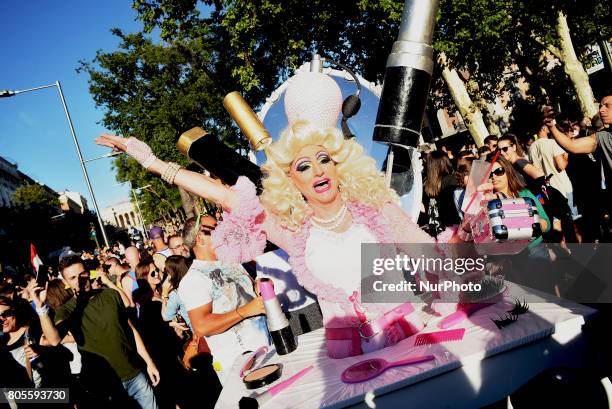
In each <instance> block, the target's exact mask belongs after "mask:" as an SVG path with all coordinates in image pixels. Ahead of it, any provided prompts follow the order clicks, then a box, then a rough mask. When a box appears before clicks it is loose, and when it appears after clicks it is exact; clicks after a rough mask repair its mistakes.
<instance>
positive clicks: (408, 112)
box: [373, 0, 438, 147]
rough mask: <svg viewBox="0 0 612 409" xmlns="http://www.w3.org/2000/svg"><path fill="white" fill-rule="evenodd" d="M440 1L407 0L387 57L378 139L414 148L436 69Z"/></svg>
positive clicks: (375, 133)
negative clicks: (433, 44)
mask: <svg viewBox="0 0 612 409" xmlns="http://www.w3.org/2000/svg"><path fill="white" fill-rule="evenodd" d="M437 8H438V0H406V2H405V3H404V12H403V14H402V23H401V26H400V30H399V35H398V39H397V41H396V42H395V43H394V44H393V48H392V49H391V54H389V57H388V59H387V69H386V71H385V80H384V83H383V90H382V94H381V98H380V104H379V106H378V114H377V116H376V124H375V125H374V137H373V139H374V140H375V141H379V142H385V143H395V144H400V145H406V146H412V147H415V146H417V144H418V141H419V136H420V134H421V123H422V120H423V114H424V112H425V104H426V102H427V95H428V93H429V85H430V82H431V74H432V72H433V48H432V47H431V41H432V38H433V31H434V23H435V16H436V11H437Z"/></svg>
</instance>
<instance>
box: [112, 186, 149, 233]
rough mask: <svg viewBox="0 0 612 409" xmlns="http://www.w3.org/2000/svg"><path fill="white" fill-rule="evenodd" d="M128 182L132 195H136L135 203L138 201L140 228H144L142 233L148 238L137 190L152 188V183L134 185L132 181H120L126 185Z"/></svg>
mask: <svg viewBox="0 0 612 409" xmlns="http://www.w3.org/2000/svg"><path fill="white" fill-rule="evenodd" d="M126 183H129V184H130V191H131V192H132V195H133V196H134V203H136V210H137V211H138V217H140V228H141V229H142V234H143V236H144V237H145V238H147V239H148V238H149V234H148V233H147V230H146V227H145V223H144V217H142V211H141V210H140V202H139V201H138V196H136V191H137V190H143V189H147V188H150V187H151V185H146V186H142V187H133V186H132V182H131V181H128V182H123V183H119V185H125V184H126Z"/></svg>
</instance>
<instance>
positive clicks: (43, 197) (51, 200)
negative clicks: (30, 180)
mask: <svg viewBox="0 0 612 409" xmlns="http://www.w3.org/2000/svg"><path fill="white" fill-rule="evenodd" d="M13 201H14V202H15V204H16V205H17V206H20V207H23V208H26V209H41V210H44V211H47V212H53V211H55V212H57V211H58V210H59V205H60V203H59V199H58V198H57V197H56V196H55V195H53V194H52V193H51V192H49V191H47V190H46V189H45V188H44V187H43V186H41V185H39V184H37V183H36V184H32V185H25V186H22V187H20V188H18V189H17V190H15V192H14V193H13Z"/></svg>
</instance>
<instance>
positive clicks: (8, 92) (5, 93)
mask: <svg viewBox="0 0 612 409" xmlns="http://www.w3.org/2000/svg"><path fill="white" fill-rule="evenodd" d="M51 87H56V88H57V91H58V92H59V96H60V99H61V101H62V108H64V113H65V114H66V119H67V120H68V126H69V128H70V134H71V135H72V141H73V142H74V147H75V148H76V151H77V156H78V158H79V163H80V165H81V169H82V170H83V176H84V178H85V184H86V185H87V189H88V190H89V195H90V196H91V201H92V202H93V205H94V209H95V210H96V216H97V217H98V224H99V225H100V230H101V231H102V237H104V244H106V247H109V242H108V237H107V236H106V230H105V229H104V222H103V221H102V214H101V213H100V209H99V208H98V202H97V201H96V196H95V195H94V192H93V188H92V187H91V183H90V181H89V175H88V174H87V168H86V167H85V161H84V160H83V155H82V154H81V148H80V146H79V141H78V139H77V136H76V132H75V131H74V126H73V125H72V119H71V118H70V112H68V106H67V105H66V99H65V98H64V93H63V92H62V85H61V84H60V82H59V81H55V84H50V85H43V86H41V87H35V88H28V89H23V90H2V91H0V98H6V97H13V96H15V95H17V94H23V93H24V92H31V91H37V90H41V89H45V88H51Z"/></svg>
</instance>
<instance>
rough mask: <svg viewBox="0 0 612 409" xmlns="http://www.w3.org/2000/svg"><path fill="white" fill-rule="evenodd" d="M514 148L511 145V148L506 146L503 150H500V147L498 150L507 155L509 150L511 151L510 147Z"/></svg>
mask: <svg viewBox="0 0 612 409" xmlns="http://www.w3.org/2000/svg"><path fill="white" fill-rule="evenodd" d="M512 146H513V145H510V146H504V147H503V148H499V147H498V148H497V150H500V151H502V152H504V153H506V152H508V150H510V147H512Z"/></svg>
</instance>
